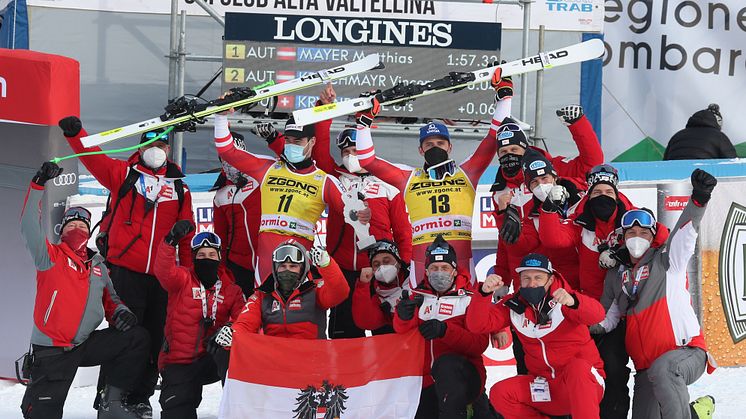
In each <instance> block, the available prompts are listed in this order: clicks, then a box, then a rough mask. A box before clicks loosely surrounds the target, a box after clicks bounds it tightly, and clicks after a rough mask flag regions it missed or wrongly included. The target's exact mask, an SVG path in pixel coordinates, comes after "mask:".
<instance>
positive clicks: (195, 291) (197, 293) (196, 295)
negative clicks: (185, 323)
mask: <svg viewBox="0 0 746 419" xmlns="http://www.w3.org/2000/svg"><path fill="white" fill-rule="evenodd" d="M192 298H193V299H195V300H201V299H202V290H201V289H200V288H199V287H192Z"/></svg>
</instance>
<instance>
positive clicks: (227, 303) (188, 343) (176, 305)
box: [154, 240, 245, 368]
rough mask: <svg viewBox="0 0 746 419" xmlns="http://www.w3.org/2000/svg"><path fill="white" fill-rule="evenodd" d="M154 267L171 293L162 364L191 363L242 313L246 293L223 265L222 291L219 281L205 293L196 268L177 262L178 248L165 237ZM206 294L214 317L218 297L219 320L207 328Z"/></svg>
mask: <svg viewBox="0 0 746 419" xmlns="http://www.w3.org/2000/svg"><path fill="white" fill-rule="evenodd" d="M154 270H155V276H156V278H158V282H160V284H161V286H162V287H163V289H164V290H166V292H167V293H168V307H167V309H166V326H165V327H164V330H163V332H164V335H165V339H166V343H165V345H164V347H163V349H161V353H160V355H159V356H158V366H159V367H160V368H163V367H164V366H166V365H169V364H190V363H192V362H193V361H195V360H196V359H198V358H201V357H202V356H204V355H205V353H206V352H205V342H206V340H207V339H208V338H209V337H210V336H212V335H213V334H215V333H216V332H217V331H218V329H220V328H221V327H223V326H224V325H225V324H226V323H227V322H228V321H230V320H235V319H236V318H237V317H238V315H239V313H240V312H241V308H242V307H243V305H244V301H245V300H244V298H243V293H242V292H241V288H240V287H239V286H238V285H236V284H235V282H234V280H233V275H232V274H231V273H230V271H229V270H228V269H226V268H225V266H223V265H220V266H219V267H218V278H219V280H220V291H219V292H217V284H216V285H215V286H213V287H212V288H210V289H208V290H205V295H202V287H201V286H200V281H199V279H198V278H197V274H196V273H195V272H194V268H187V267H184V266H178V265H176V250H175V249H174V248H173V246H171V245H169V244H167V243H166V242H165V240H161V244H160V245H159V246H158V259H157V260H156V261H155V269H154ZM203 298H204V303H205V305H206V307H207V316H208V317H212V315H213V313H212V307H213V304H215V302H216V301H217V313H216V314H215V322H214V323H213V324H212V326H210V327H209V328H207V329H205V327H204V325H203V323H202V318H203V317H202V314H203V312H202V304H203Z"/></svg>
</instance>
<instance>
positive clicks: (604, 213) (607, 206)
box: [587, 195, 616, 221]
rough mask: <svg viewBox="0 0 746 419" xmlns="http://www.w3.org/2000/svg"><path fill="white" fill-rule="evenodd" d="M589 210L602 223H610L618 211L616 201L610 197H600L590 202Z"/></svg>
mask: <svg viewBox="0 0 746 419" xmlns="http://www.w3.org/2000/svg"><path fill="white" fill-rule="evenodd" d="M587 205H588V210H589V211H590V212H591V214H592V215H593V216H594V217H595V218H598V219H599V220H601V221H609V218H611V216H612V215H613V214H614V210H616V199H614V198H612V197H610V196H608V195H599V196H597V197H595V198H591V199H589V200H588V204H587Z"/></svg>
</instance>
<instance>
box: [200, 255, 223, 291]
mask: <svg viewBox="0 0 746 419" xmlns="http://www.w3.org/2000/svg"><path fill="white" fill-rule="evenodd" d="M218 266H220V261H219V260H215V259H195V260H194V272H196V273H197V278H198V279H199V282H201V283H202V285H203V286H204V287H205V289H209V288H212V286H213V285H215V283H216V282H218Z"/></svg>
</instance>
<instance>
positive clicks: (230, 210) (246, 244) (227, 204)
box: [212, 175, 262, 271]
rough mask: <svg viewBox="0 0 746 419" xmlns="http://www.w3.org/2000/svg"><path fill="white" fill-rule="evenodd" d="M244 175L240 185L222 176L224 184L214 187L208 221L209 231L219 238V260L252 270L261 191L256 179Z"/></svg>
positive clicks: (254, 263)
mask: <svg viewBox="0 0 746 419" xmlns="http://www.w3.org/2000/svg"><path fill="white" fill-rule="evenodd" d="M244 177H245V178H246V180H247V183H246V186H244V187H242V188H241V189H238V188H237V187H236V185H235V184H233V182H231V181H230V180H227V179H226V181H225V182H226V183H225V185H223V186H222V187H221V188H220V189H218V190H217V191H215V197H214V198H213V201H212V206H213V215H212V223H213V231H214V232H215V234H217V235H218V237H220V239H221V240H222V242H223V260H225V261H228V260H230V261H231V262H233V263H235V264H236V265H239V266H241V267H243V268H246V269H248V270H251V271H253V270H254V269H255V265H256V259H255V258H256V252H255V250H254V249H255V248H256V245H257V235H259V222H260V216H261V212H262V207H261V193H260V191H259V186H260V185H259V181H258V180H256V179H255V178H253V177H250V176H245V175H244ZM226 253H227V257H225V256H226Z"/></svg>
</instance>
